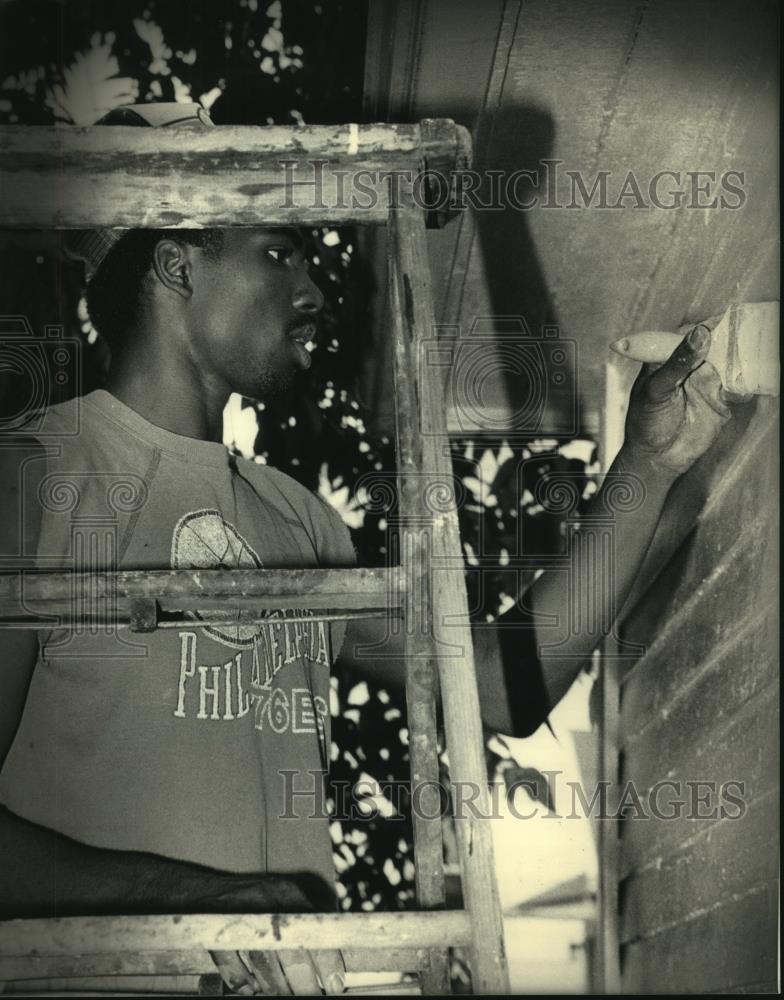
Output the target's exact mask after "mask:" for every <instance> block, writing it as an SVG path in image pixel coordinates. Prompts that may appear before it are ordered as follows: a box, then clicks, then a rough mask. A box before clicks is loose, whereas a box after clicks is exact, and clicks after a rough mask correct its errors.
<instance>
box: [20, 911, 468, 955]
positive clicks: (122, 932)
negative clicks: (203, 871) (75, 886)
mask: <svg viewBox="0 0 784 1000" xmlns="http://www.w3.org/2000/svg"><path fill="white" fill-rule="evenodd" d="M470 939H471V928H470V922H469V916H468V913H466V911H465V910H442V911H433V912H416V913H340V914H336V913H297V914H279V913H265V914H254V915H249V914H242V913H239V914H238V913H235V914H190V915H182V916H181V915H179V914H178V915H169V916H132V917H59V918H54V919H45V920H40V919H37V920H10V921H7V922H5V923H3V924H2V926H0V962H2V963H3V964H4V960H5V959H10V958H22V957H24V956H32V957H35V958H38V957H42V956H54V955H101V954H117V953H125V952H150V951H156V950H157V951H171V950H174V949H182V950H184V951H193V949H195V948H206V949H208V950H210V951H216V950H221V949H226V950H231V951H236V950H243V951H244V950H265V951H266V950H269V951H277V950H278V949H281V948H307V949H310V950H313V949H319V950H320V949H322V948H339V949H343V948H345V949H352V950H356V945H357V941H361V942H362V948H363V949H374V950H375V949H388V948H389V946H390V943H392V942H393V943H394V945H395V948H396V950H397V949H401V948H434V947H441V948H443V947H447V946H456V947H464V946H466V945H468V944H469V942H470ZM0 967H2V966H0Z"/></svg>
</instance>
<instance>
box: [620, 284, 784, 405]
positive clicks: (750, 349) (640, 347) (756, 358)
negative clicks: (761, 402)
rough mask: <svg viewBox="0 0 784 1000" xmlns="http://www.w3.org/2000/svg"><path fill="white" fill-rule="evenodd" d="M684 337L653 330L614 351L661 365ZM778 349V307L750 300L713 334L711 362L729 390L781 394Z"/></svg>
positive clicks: (728, 315)
mask: <svg viewBox="0 0 784 1000" xmlns="http://www.w3.org/2000/svg"><path fill="white" fill-rule="evenodd" d="M705 325H706V326H707V325H708V324H705ZM682 339H683V338H682V337H681V336H680V335H679V334H677V333H664V332H660V331H656V330H652V331H646V332H645V333H635V334H633V335H632V336H630V337H624V338H622V339H621V340H616V341H615V342H614V343H612V344H610V347H611V348H612V349H613V350H614V351H615V352H616V354H620V355H621V356H622V357H625V358H629V360H631V361H643V362H653V363H657V362H659V363H661V362H664V361H666V360H667V359H668V358H669V357H670V355H671V354H672V352H673V351H674V350H675V348H676V347H677V346H678V344H679V343H680V342H681V340H682ZM778 347H779V303H778V302H745V303H742V304H740V305H733V306H730V307H729V309H728V310H727V311H726V312H725V313H724V315H723V316H722V317H721V319H720V320H719V322H718V324H717V325H716V326H715V327H714V328H713V329H712V330H711V343H710V348H709V350H708V356H707V359H706V360H708V361H710V363H711V364H712V365H713V367H714V368H715V369H716V371H717V372H718V373H719V376H720V377H721V381H722V385H723V386H724V388H725V389H726V390H727V392H731V393H737V394H739V395H748V394H754V395H758V396H778V394H779V351H778Z"/></svg>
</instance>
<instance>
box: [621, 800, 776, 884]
mask: <svg viewBox="0 0 784 1000" xmlns="http://www.w3.org/2000/svg"><path fill="white" fill-rule="evenodd" d="M778 794H779V789H778V788H768V789H766V790H765V791H764V792H762V793H760V794H759V795H756V796H755V797H754V798H753V799H751V800H750V801H749V802H747V803H746V814H748V813H749V811H750V810H751V809H755V808H756V807H757V806H759V805H760V803H764V802H765V800H766V799H769V798H773V797H775V796H776V795H778ZM722 822H729V823H736V822H738V820H729V819H724V820H722V819H719V818H718V817H717V818H715V819H706V820H705V821H704V823H703V825H702V826H700V828H699V830H698V831H697V833H694V834H692V835H691V836H690V837H686V839H685V840H679V841H678V843H677V844H674V845H673V846H672V850H670V851H666V852H664V853H663V854H659V853H657V856H656V857H655V858H651V860H650V861H648V862H647V863H646V864H644V865H643V866H642V867H641V868H629V869H627V870H626V871H624V872H623V873H622V874H621V876H620V878H619V880H618V881H619V882H626V881H627V880H628V879H630V878H632V877H636V876H637V875H645V874H646V873H647V872H650V871H663V870H665V869H666V870H669V869H670V868H675V867H676V865H675V864H669V865H665V864H663V862H665V861H668V860H669V859H671V858H675V857H676V855H678V854H679V853H681V852H683V851H687V850H688V849H689V848H691V847H694V845H695V844H698V843H699V842H700V841H701V840H702V839H703V837H707V836H708V834H709V833H710V832H711V831H712V830H714V829H715V828H716V824H717V823H722Z"/></svg>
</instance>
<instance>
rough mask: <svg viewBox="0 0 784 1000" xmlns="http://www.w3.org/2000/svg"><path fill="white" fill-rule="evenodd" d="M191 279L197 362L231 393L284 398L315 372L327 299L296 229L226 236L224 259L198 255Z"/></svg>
mask: <svg viewBox="0 0 784 1000" xmlns="http://www.w3.org/2000/svg"><path fill="white" fill-rule="evenodd" d="M192 280H193V297H192V299H191V303H190V306H191V309H192V313H191V316H192V323H191V329H192V331H193V336H194V347H195V348H196V353H195V358H196V359H197V360H198V361H200V362H201V363H203V364H206V366H207V371H208V372H209V373H210V376H214V377H215V379H216V380H218V381H222V382H224V383H225V385H226V387H227V388H228V390H229V391H230V392H239V393H242V394H243V395H245V396H250V397H251V398H253V399H260V400H265V399H272V398H275V397H279V396H281V395H282V394H283V393H285V391H286V390H287V389H288V388H289V387H290V386H291V383H292V381H293V380H294V376H295V375H296V374H297V372H300V371H303V370H305V369H307V368H309V367H310V354H309V353H308V351H307V350H306V349H305V344H306V343H307V342H308V341H310V340H312V339H313V338H314V336H315V334H316V323H317V320H318V314H319V313H320V311H321V309H322V307H323V305H324V298H323V296H322V294H321V292H320V291H319V289H318V288H317V287H316V285H315V284H314V283H313V281H311V279H310V277H309V275H308V270H307V264H306V261H305V258H304V248H303V243H302V239H301V237H300V235H299V233H298V231H297V230H296V229H288V228H286V229H284V228H278V229H227V230H226V231H225V233H224V244H223V249H222V250H221V252H220V254H219V256H218V257H217V259H210V257H209V256H208V255H207V254H205V253H204V252H203V251H201V250H200V251H199V252H198V253H196V254H194V255H193V278H192ZM221 388H222V387H221Z"/></svg>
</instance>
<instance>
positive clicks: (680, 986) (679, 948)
mask: <svg viewBox="0 0 784 1000" xmlns="http://www.w3.org/2000/svg"><path fill="white" fill-rule="evenodd" d="M777 915H778V892H777V889H776V886H774V885H771V884H770V883H768V884H767V885H764V886H754V887H751V888H749V889H748V891H747V893H746V894H745V895H743V896H741V897H740V898H730V899H727V900H726V901H725V902H724V903H723V904H722V905H719V906H717V907H716V908H715V909H712V910H710V911H709V912H708V913H705V914H703V915H702V916H699V917H696V918H695V919H693V920H690V921H688V922H686V923H681V924H678V925H677V926H676V927H672V928H670V929H669V930H667V931H664V932H663V933H661V934H657V935H655V936H654V937H651V938H643V939H641V940H639V941H634V942H632V943H631V944H628V945H626V947H625V949H624V956H623V988H624V992H625V993H651V992H656V993H681V992H683V993H711V992H722V991H725V990H728V989H731V988H732V987H733V986H734V985H739V986H743V985H745V984H749V983H752V982H760V981H762V982H763V983H766V984H767V986H768V989H770V988H771V987H773V986H775V982H776V958H777V950H778V928H777ZM762 973H767V975H765V976H763V975H761V974H762Z"/></svg>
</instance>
